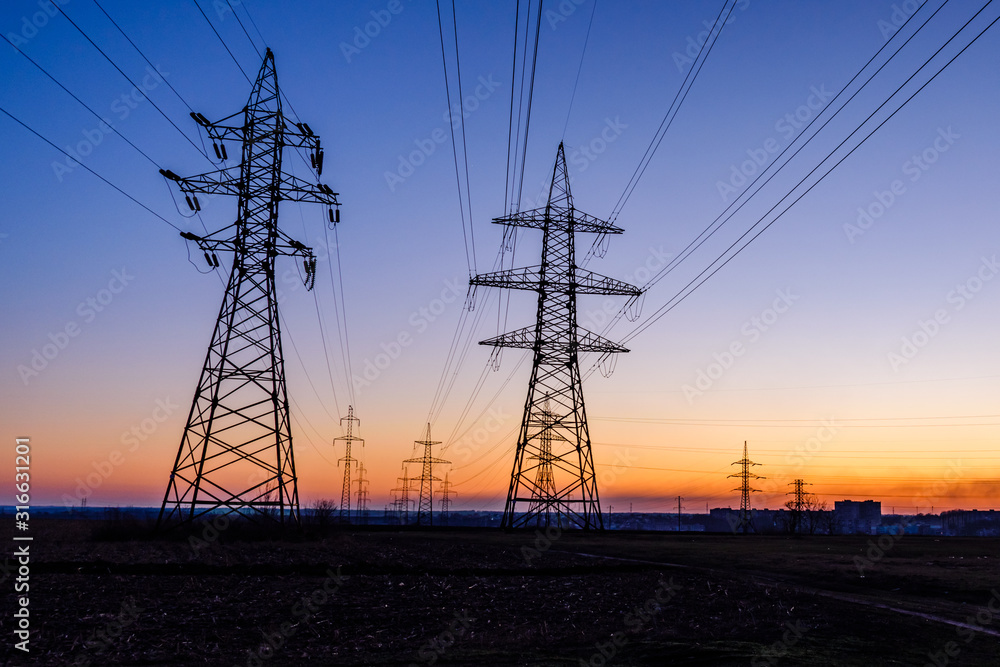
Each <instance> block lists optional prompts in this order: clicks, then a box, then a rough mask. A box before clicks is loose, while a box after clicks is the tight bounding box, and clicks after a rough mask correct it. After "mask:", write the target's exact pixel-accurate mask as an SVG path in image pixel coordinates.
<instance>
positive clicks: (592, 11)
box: [562, 0, 597, 139]
mask: <svg viewBox="0 0 1000 667" xmlns="http://www.w3.org/2000/svg"><path fill="white" fill-rule="evenodd" d="M596 13H597V0H594V5H593V6H592V7H591V8H590V21H589V22H588V23H587V36H586V37H584V39H583V52H582V53H581V54H580V65H579V67H577V68H576V80H575V81H573V94H572V95H570V96H569V108H568V109H566V122H565V123H563V131H562V138H563V139H565V138H566V128H568V127H569V117H570V114H572V113H573V102H574V101H575V100H576V89H577V86H579V85H580V73H581V72H583V60H584V58H585V57H586V56H587V45H588V44H590V29H591V28H593V27H594V14H596Z"/></svg>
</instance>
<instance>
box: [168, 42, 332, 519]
mask: <svg viewBox="0 0 1000 667" xmlns="http://www.w3.org/2000/svg"><path fill="white" fill-rule="evenodd" d="M191 115H192V117H193V118H194V119H195V121H197V122H198V124H199V125H201V126H202V127H203V128H204V129H205V131H206V133H207V134H208V136H209V138H211V139H212V142H213V147H214V148H215V151H216V155H217V157H218V158H219V159H220V161H225V160H227V159H228V156H227V155H226V149H225V143H223V142H225V141H238V142H240V143H241V144H242V155H241V157H240V162H239V164H238V165H235V166H231V167H223V168H221V169H218V170H216V171H212V172H208V173H205V174H201V175H198V176H192V177H188V178H182V177H180V176H177V175H176V174H174V173H173V172H172V171H169V170H164V171H161V173H162V174H163V176H165V177H166V178H169V179H171V180H173V181H176V182H177V183H178V184H179V186H180V189H181V191H182V192H183V193H184V194H185V198H186V199H187V201H188V203H189V206H191V208H192V209H194V210H201V205H200V204H199V202H198V197H197V194H210V195H220V194H221V195H233V196H235V197H237V200H238V213H237V218H236V222H235V223H233V224H232V225H230V226H228V227H226V228H224V229H221V230H219V231H217V232H215V233H213V234H210V235H208V236H205V237H200V236H196V235H194V234H191V233H189V232H183V233H182V234H181V236H183V237H184V238H185V239H188V240H190V241H195V242H196V243H197V244H198V246H199V247H200V248H201V250H202V251H203V252H204V253H205V258H206V259H207V260H208V262H209V264H210V265H211V266H213V267H218V266H219V259H218V256H217V255H216V253H217V252H221V251H223V250H226V251H230V252H232V253H233V269H232V273H231V274H230V276H229V282H228V285H227V287H226V294H225V297H224V298H223V300H222V307H221V308H220V310H219V316H218V319H217V321H216V324H215V330H214V333H213V334H212V340H211V343H210V344H209V347H208V354H207V356H206V358H205V364H204V366H203V367H202V372H201V379H200V380H199V382H198V387H197V389H196V390H195V395H194V401H193V402H192V405H191V412H190V414H189V416H188V420H187V425H186V427H185V429H184V435H183V436H182V438H181V443H180V447H179V449H178V452H177V458H176V460H175V462H174V467H173V470H172V471H171V473H170V481H169V483H168V485H167V490H166V493H165V495H164V498H163V505H162V507H161V509H160V515H159V519H158V522H157V523H158V525H165V524H174V523H179V522H188V521H193V520H195V519H197V518H198V517H200V516H203V515H204V514H206V513H208V512H212V511H215V510H220V509H221V510H225V511H227V512H235V513H238V514H240V515H242V516H244V517H247V518H249V519H251V520H257V519H265V518H271V519H276V520H277V521H279V522H280V523H282V524H284V523H285V522H286V521H289V522H292V523H295V524H298V522H299V494H298V485H297V479H296V475H295V458H294V455H293V452H292V434H291V427H290V423H289V412H288V395H287V392H286V389H285V367H284V361H283V359H282V353H281V328H280V325H279V318H278V303H277V299H276V296H275V281H274V278H275V274H274V262H275V257H276V256H278V255H295V256H299V257H301V258H302V260H303V264H304V270H305V280H306V285H307V287H309V288H311V287H312V283H313V281H314V280H315V271H316V259H315V257H314V256H313V253H312V249H311V248H307V247H306V246H304V245H303V244H302V243H300V242H298V241H296V240H294V239H292V238H291V237H289V236H288V235H286V234H285V233H284V232H282V231H281V230H280V229H278V203H279V202H280V201H298V202H312V203H319V204H324V205H326V206H328V207H330V220H331V221H334V220H337V219H339V215H334V208H333V207H336V206H339V202H338V201H337V195H336V193H334V192H333V191H332V190H331V189H330V188H329V186H327V185H323V184H318V185H314V184H311V183H307V182H305V181H302V180H299V179H297V178H295V177H293V176H291V175H289V174H286V173H284V172H282V170H281V164H282V153H283V152H284V149H285V148H286V147H293V148H301V149H305V150H306V151H308V152H309V158H310V160H311V161H312V164H313V167H314V168H315V170H316V174H317V176H318V175H319V174H320V173H322V168H323V150H322V148H321V146H320V140H319V137H318V136H316V135H314V134H313V132H312V130H311V129H310V128H309V126H308V125H305V124H296V125H295V128H291V127H289V126H288V124H287V123H286V119H285V116H284V114H283V113H282V105H281V95H280V92H279V89H278V79H277V75H276V73H275V68H274V55H273V54H272V53H271V50H270V49H268V51H267V54H266V55H265V56H264V62H263V64H262V65H261V68H260V72H259V74H258V75H257V80H256V82H255V83H254V85H253V90H252V92H251V94H250V99H249V101H248V102H247V105H246V107H244V108H243V110H241V111H239V112H237V113H235V114H233V115H231V116H228V117H226V118H223V119H222V120H220V121H218V122H216V123H212V122H209V120H208V119H207V118H205V117H204V116H203V115H201V114H196V113H192V114H191ZM237 123H239V124H237Z"/></svg>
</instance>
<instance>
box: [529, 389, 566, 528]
mask: <svg viewBox="0 0 1000 667" xmlns="http://www.w3.org/2000/svg"><path fill="white" fill-rule="evenodd" d="M554 422H555V419H554V417H553V415H552V410H550V409H549V402H548V401H545V405H544V406H543V408H542V423H543V424H545V428H543V429H542V432H541V433H540V434H539V437H538V454H537V455H533V456H532V457H531V458H532V460H536V461H538V468H537V472H536V474H535V487H536V488H538V489H539V490H540V493H539V494H538V499H537V500H536V502H534V503H533V504H532V507H531V508H530V509H529V510H528V512H529V514H530V513H532V512H533V513H534V515H535V524H536V525H537V526H546V527H548V526H549V525H550V524H551V521H552V515H553V514H555V515H556V525H557V526H561V525H562V522H561V521H560V520H559V505H558V504H556V503H553V502H552V501H551V499H552V498H555V497H556V496H557V495H558V492H557V491H556V481H555V478H554V477H553V475H552V439H553V438H556V439H558V440H565V439H566V438H565V437H563V436H562V435H560V434H558V433H556V434H553V432H552V425H553V423H554Z"/></svg>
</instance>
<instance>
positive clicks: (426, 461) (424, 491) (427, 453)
mask: <svg viewBox="0 0 1000 667" xmlns="http://www.w3.org/2000/svg"><path fill="white" fill-rule="evenodd" d="M413 444H415V445H421V446H423V448H424V454H423V456H421V457H420V458H416V459H406V460H405V461H403V463H419V464H420V477H417V478H415V479H419V480H420V495H419V496H418V497H417V498H418V499H417V525H418V526H423V525H427V526H433V525H434V482H440V481H441V480H440V479H439V478H437V477H435V476H434V464H435V463H440V464H448V463H451V461H445V460H444V459H438V458H434V456H433V455H432V454H431V447H433V446H434V445H440V444H441V442H440V441H434V440H431V425H430V424H427V435H426V437H425V438H424V439H423V440H416V441H414V443H413Z"/></svg>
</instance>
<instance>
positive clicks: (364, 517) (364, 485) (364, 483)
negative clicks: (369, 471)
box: [355, 462, 368, 526]
mask: <svg viewBox="0 0 1000 667" xmlns="http://www.w3.org/2000/svg"><path fill="white" fill-rule="evenodd" d="M355 516H356V517H357V520H358V523H360V524H361V525H363V526H366V525H368V478H366V477H365V464H364V462H362V463H360V464H359V465H358V506H357V509H356V510H355Z"/></svg>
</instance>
